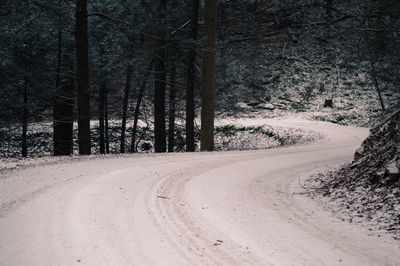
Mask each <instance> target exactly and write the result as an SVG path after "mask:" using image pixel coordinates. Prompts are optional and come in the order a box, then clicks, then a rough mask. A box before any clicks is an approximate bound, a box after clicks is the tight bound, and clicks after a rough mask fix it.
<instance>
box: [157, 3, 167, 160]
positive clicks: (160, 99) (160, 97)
mask: <svg viewBox="0 0 400 266" xmlns="http://www.w3.org/2000/svg"><path fill="white" fill-rule="evenodd" d="M166 5H167V1H166V0H157V12H156V13H157V20H158V21H157V26H156V42H155V46H156V50H155V53H154V60H155V61H154V141H155V143H154V148H155V152H165V151H166V148H167V142H166V132H165V84H166V82H165V80H166V68H165V59H166V47H165V45H166V40H165V19H166Z"/></svg>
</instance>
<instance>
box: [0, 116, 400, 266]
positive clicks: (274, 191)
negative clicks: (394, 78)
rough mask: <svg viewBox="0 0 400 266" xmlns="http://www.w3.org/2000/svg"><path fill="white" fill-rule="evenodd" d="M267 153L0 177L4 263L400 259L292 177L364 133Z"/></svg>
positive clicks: (350, 147) (335, 155)
mask: <svg viewBox="0 0 400 266" xmlns="http://www.w3.org/2000/svg"><path fill="white" fill-rule="evenodd" d="M268 122H269V123H270V124H271V125H276V126H290V127H298V128H302V129H312V130H315V131H319V132H322V133H323V134H324V135H325V136H326V138H325V139H324V140H322V141H319V142H318V143H314V144H310V145H302V146H294V147H284V148H278V149H271V150H266V151H246V152H226V153H225V152H224V153H222V152H220V153H192V154H184V153H182V154H168V155H154V154H149V155H145V156H126V157H119V158H111V159H110V158H108V159H94V160H82V161H75V162H63V163H55V164H50V165H43V166H36V167H29V168H26V169H20V170H18V171H14V172H12V173H11V174H10V173H4V174H3V175H1V176H0V204H1V205H0V265H400V243H399V242H398V241H397V242H396V241H394V240H392V239H390V238H386V237H380V238H378V237H375V236H368V232H367V231H366V230H364V229H363V228H360V227H358V226H356V225H351V224H346V223H343V222H338V221H337V220H336V219H335V218H333V217H331V216H330V215H329V214H328V213H326V212H325V211H324V210H323V209H322V207H321V206H319V205H318V204H317V203H316V202H313V201H312V200H310V199H308V198H307V197H304V196H303V195H302V194H300V193H297V192H301V191H302V188H301V186H300V184H299V183H300V182H301V181H300V182H299V180H301V179H302V178H305V177H306V176H308V175H310V174H312V173H315V172H318V171H320V170H321V169H324V168H325V167H327V166H335V165H338V164H340V163H342V162H343V161H344V160H350V158H351V156H352V155H353V153H354V150H355V149H356V148H357V147H358V146H359V145H360V143H361V141H362V140H363V139H364V138H365V137H366V136H367V134H368V131H367V130H366V129H362V128H353V127H343V126H338V125H332V124H328V123H322V122H309V121H289V120H285V121H278V120H272V121H268Z"/></svg>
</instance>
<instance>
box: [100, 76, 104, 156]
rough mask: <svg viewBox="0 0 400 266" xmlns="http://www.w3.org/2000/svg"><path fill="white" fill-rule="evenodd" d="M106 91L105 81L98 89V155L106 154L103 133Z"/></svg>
mask: <svg viewBox="0 0 400 266" xmlns="http://www.w3.org/2000/svg"><path fill="white" fill-rule="evenodd" d="M105 90H106V84H105V81H104V80H102V81H101V82H100V87H99V141H100V153H101V154H105V153H106V147H105V132H104V94H105V93H104V92H105Z"/></svg>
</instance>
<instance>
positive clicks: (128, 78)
mask: <svg viewBox="0 0 400 266" xmlns="http://www.w3.org/2000/svg"><path fill="white" fill-rule="evenodd" d="M131 73H132V66H131V64H128V67H127V69H126V83H125V91H124V100H123V107H122V125H121V148H120V152H121V153H125V131H126V115H127V112H128V99H129V90H130V88H131Z"/></svg>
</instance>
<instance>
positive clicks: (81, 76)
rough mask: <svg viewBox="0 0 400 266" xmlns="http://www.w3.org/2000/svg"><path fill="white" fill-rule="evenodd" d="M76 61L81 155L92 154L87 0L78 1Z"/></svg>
mask: <svg viewBox="0 0 400 266" xmlns="http://www.w3.org/2000/svg"><path fill="white" fill-rule="evenodd" d="M75 39H76V59H77V84H78V138H79V154H82V155H85V154H90V153H91V151H90V109H89V106H90V97H89V54H88V29H87V0H77V1H76V25H75Z"/></svg>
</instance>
